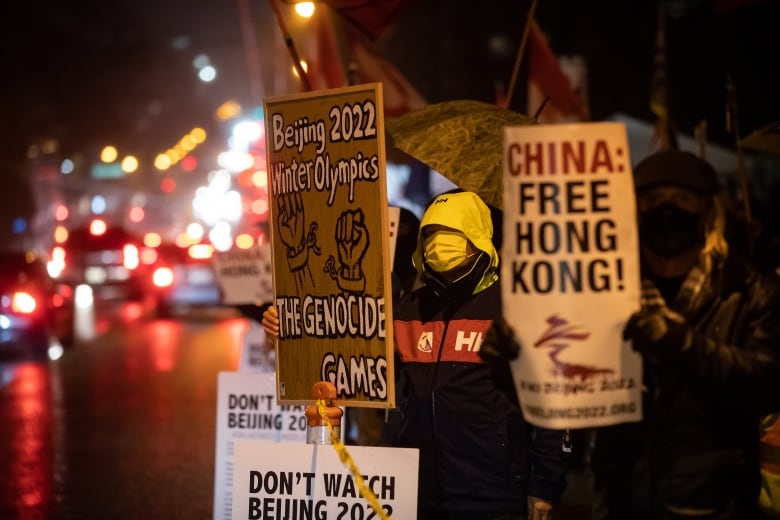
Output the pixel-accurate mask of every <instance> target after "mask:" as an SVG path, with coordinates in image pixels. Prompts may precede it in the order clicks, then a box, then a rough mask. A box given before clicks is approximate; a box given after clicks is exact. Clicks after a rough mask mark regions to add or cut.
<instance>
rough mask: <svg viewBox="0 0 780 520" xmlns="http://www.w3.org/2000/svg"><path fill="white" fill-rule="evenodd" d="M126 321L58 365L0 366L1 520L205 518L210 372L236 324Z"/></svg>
mask: <svg viewBox="0 0 780 520" xmlns="http://www.w3.org/2000/svg"><path fill="white" fill-rule="evenodd" d="M132 314H133V313H132V312H127V311H126V309H125V310H123V312H119V313H116V314H115V315H113V316H111V317H110V319H106V318H99V319H98V322H97V323H98V329H99V330H98V331H97V332H98V333H97V334H96V335H95V337H94V338H93V339H91V340H89V341H83V342H81V343H80V344H77V345H76V346H75V347H74V348H73V349H72V350H69V351H67V352H66V353H65V355H64V356H63V357H62V358H60V359H59V360H57V361H49V362H20V361H14V360H3V361H2V362H0V385H2V386H1V387H0V425H2V426H1V427H0V468H2V473H0V518H46V519H48V518H54V519H82V518H83V519H124V518H127V519H130V518H133V519H140V518H171V519H172V518H186V519H210V518H212V507H213V503H212V502H213V485H214V478H213V477H214V442H215V410H216V397H217V386H216V385H217V373H218V372H219V371H220V370H235V369H236V367H237V365H238V354H239V341H240V335H241V333H242V330H243V327H244V326H245V321H244V320H243V319H241V318H238V317H235V316H232V317H231V316H227V317H225V316H222V317H221V318H220V319H213V318H212V317H208V318H204V319H200V320H196V321H172V320H156V321H153V320H148V319H145V318H139V317H135V316H133V315H132ZM223 314H224V313H223Z"/></svg>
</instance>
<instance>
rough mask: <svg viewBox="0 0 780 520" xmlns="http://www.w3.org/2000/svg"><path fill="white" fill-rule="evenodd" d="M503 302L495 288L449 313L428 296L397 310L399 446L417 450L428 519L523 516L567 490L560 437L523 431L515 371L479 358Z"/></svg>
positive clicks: (427, 291)
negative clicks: (530, 505)
mask: <svg viewBox="0 0 780 520" xmlns="http://www.w3.org/2000/svg"><path fill="white" fill-rule="evenodd" d="M500 294H501V293H500V288H499V284H498V283H494V284H493V285H492V286H490V287H488V288H487V289H485V290H484V291H482V292H480V293H478V294H477V295H475V296H472V297H471V299H469V300H468V301H467V302H466V303H463V304H462V305H459V306H456V307H454V308H448V307H447V306H446V304H445V301H446V299H440V298H439V297H438V296H437V295H436V294H435V293H434V291H433V290H431V288H429V287H423V288H421V289H418V290H417V291H415V292H413V293H409V294H407V295H405V296H404V298H403V299H402V301H401V302H400V303H399V304H398V305H397V307H396V308H394V328H393V330H394V338H395V341H396V347H397V352H398V355H399V357H400V362H401V364H400V367H401V373H402V382H401V385H400V387H401V388H403V389H404V396H403V399H402V403H401V406H402V416H401V424H400V426H399V431H398V434H397V439H396V441H395V444H396V445H398V446H408V447H415V448H419V449H420V473H419V489H418V494H419V497H420V501H419V502H420V504H421V513H420V514H421V516H420V518H421V519H424V518H431V517H433V515H432V514H431V512H433V511H436V512H446V513H449V514H452V513H461V514H464V513H467V512H473V515H470V516H469V515H467V517H468V518H486V517H489V515H488V516H481V515H484V514H486V513H489V512H494V513H516V514H521V513H523V512H524V511H525V509H526V497H527V495H529V494H530V495H532V496H536V497H539V498H543V499H545V500H548V501H550V502H557V501H558V500H559V499H560V497H561V494H562V493H563V490H564V488H565V485H566V479H565V475H566V458H565V457H566V454H565V453H563V451H562V449H561V448H562V442H563V432H561V431H553V430H542V429H538V428H534V427H532V426H531V425H529V424H528V423H526V422H525V421H524V420H523V416H522V414H521V411H520V408H519V406H518V404H517V398H516V393H515V390H514V386H513V383H512V380H511V374H510V372H509V370H508V367H507V366H504V368H505V369H506V370H505V371H501V370H497V368H496V367H494V366H492V364H490V365H489V364H487V363H485V362H484V361H483V360H482V359H481V358H480V357H479V347H480V344H481V343H482V340H483V338H484V336H485V333H486V332H487V330H488V328H489V327H490V325H491V324H492V321H493V319H494V318H495V317H497V316H500V315H501V308H500ZM497 372H500V373H497ZM437 514H439V513H437ZM437 518H438V516H437Z"/></svg>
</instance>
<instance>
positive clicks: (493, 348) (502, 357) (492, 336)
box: [479, 316, 520, 363]
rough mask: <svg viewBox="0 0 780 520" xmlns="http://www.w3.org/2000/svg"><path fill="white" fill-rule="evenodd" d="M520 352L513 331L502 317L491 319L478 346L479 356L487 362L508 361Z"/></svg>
mask: <svg viewBox="0 0 780 520" xmlns="http://www.w3.org/2000/svg"><path fill="white" fill-rule="evenodd" d="M519 354H520V344H519V343H518V342H517V339H516V336H515V331H514V330H512V327H510V326H509V324H508V323H507V322H506V320H505V319H504V317H503V316H502V317H500V318H498V319H496V320H493V324H492V325H491V326H490V328H489V329H488V331H487V333H485V339H484V340H483V341H482V346H481V347H480V348H479V357H481V358H482V359H483V360H484V361H486V362H488V363H496V362H504V363H506V362H509V361H511V360H513V359H515V358H517V356H518V355H519Z"/></svg>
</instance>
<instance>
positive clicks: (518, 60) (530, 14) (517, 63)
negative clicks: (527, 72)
mask: <svg viewBox="0 0 780 520" xmlns="http://www.w3.org/2000/svg"><path fill="white" fill-rule="evenodd" d="M536 4H537V0H531V7H529V8H528V16H527V17H526V20H525V27H524V28H523V36H522V37H521V38H520V47H519V48H518V49H517V56H515V66H514V68H513V69H512V76H511V78H510V80H509V88H508V89H507V93H506V94H507V95H506V101H505V103H506V106H504V107H503V108H509V107H510V105H511V104H512V96H513V95H514V93H515V85H516V84H517V76H518V75H519V74H520V64H521V63H522V62H523V54H524V53H525V46H526V43H527V42H528V34H529V33H530V32H531V24H533V22H534V13H535V12H536Z"/></svg>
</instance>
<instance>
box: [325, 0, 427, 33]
mask: <svg viewBox="0 0 780 520" xmlns="http://www.w3.org/2000/svg"><path fill="white" fill-rule="evenodd" d="M414 1H416V0H323V2H324V3H326V4H328V5H329V6H330V7H331V8H332V9H333V10H334V11H336V12H337V13H339V15H341V16H342V17H343V18H344V19H346V20H347V21H349V22H350V23H351V24H352V25H354V26H355V27H357V28H358V29H359V30H360V31H361V32H362V33H363V34H364V35H366V36H367V37H368V38H370V39H371V40H377V39H379V37H380V36H382V34H384V32H385V31H386V30H387V29H388V28H389V27H390V26H391V25H392V24H393V22H395V20H396V19H397V18H398V15H399V14H400V13H401V11H402V10H403V9H404V8H406V7H408V6H409V5H410V4H412V3H414Z"/></svg>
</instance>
